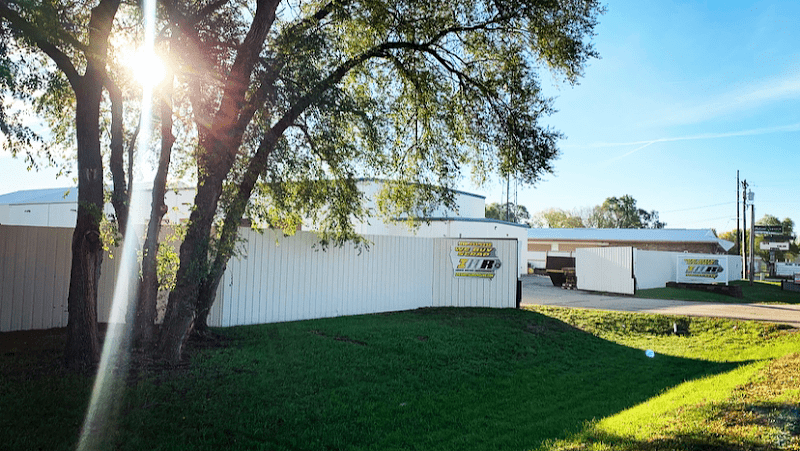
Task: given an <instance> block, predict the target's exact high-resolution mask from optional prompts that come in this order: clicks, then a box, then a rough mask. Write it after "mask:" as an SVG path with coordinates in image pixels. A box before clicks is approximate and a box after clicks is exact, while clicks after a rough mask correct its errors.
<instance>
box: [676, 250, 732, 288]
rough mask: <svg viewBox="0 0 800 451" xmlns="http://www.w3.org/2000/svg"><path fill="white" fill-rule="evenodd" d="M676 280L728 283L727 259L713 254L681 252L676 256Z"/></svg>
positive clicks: (683, 281) (682, 281)
mask: <svg viewBox="0 0 800 451" xmlns="http://www.w3.org/2000/svg"><path fill="white" fill-rule="evenodd" d="M677 275H678V277H677V279H678V280H677V282H681V283H703V284H712V283H725V284H727V283H728V259H727V257H724V256H719V257H718V256H715V255H692V254H683V255H679V256H678V273H677Z"/></svg>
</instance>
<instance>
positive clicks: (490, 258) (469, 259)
mask: <svg viewBox="0 0 800 451" xmlns="http://www.w3.org/2000/svg"><path fill="white" fill-rule="evenodd" d="M450 260H451V261H452V262H453V275H454V276H455V277H481V278H485V279H493V278H494V274H495V272H496V271H497V269H498V268H499V267H500V264H501V263H500V258H498V257H497V249H495V247H494V244H492V243H491V242H489V241H459V242H457V243H456V244H455V245H454V246H453V250H452V251H451V252H450Z"/></svg>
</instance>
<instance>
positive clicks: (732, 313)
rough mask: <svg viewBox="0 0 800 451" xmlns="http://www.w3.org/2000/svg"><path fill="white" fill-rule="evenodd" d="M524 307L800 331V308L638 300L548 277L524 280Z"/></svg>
mask: <svg viewBox="0 0 800 451" xmlns="http://www.w3.org/2000/svg"><path fill="white" fill-rule="evenodd" d="M522 304H523V305H524V304H535V305H553V306H559V307H572V308H587V309H596V310H612V311H624V312H641V313H659V314H664V315H685V316H711V317H717V318H731V319H741V320H753V321H765V322H773V323H782V324H788V325H791V326H793V327H796V328H800V305H761V304H715V303H708V302H688V301H669V300H660V299H638V298H634V297H629V296H614V295H611V296H609V295H601V294H596V293H590V292H587V291H580V290H564V289H562V288H559V287H554V286H553V284H552V283H551V282H550V279H549V278H548V277H542V276H524V277H523V278H522Z"/></svg>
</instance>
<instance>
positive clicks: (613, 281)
mask: <svg viewBox="0 0 800 451" xmlns="http://www.w3.org/2000/svg"><path fill="white" fill-rule="evenodd" d="M575 273H576V276H577V279H578V289H581V290H587V291H600V292H607V293H617V294H630V295H632V294H633V293H634V279H633V248H631V247H601V248H579V249H576V250H575Z"/></svg>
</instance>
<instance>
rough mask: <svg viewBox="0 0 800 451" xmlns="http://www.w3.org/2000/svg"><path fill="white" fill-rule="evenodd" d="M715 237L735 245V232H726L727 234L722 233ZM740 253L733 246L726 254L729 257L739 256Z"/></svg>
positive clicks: (737, 248) (739, 250) (736, 247)
mask: <svg viewBox="0 0 800 451" xmlns="http://www.w3.org/2000/svg"><path fill="white" fill-rule="evenodd" d="M716 235H717V238H720V239H723V240H727V241H730V242H732V243H736V230H731V231H728V232H722V233H720V234H716ZM741 253H742V251H741V249H740V248H739V247H738V246H733V247H732V248H730V250H729V251H728V254H730V255H739V254H741Z"/></svg>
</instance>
